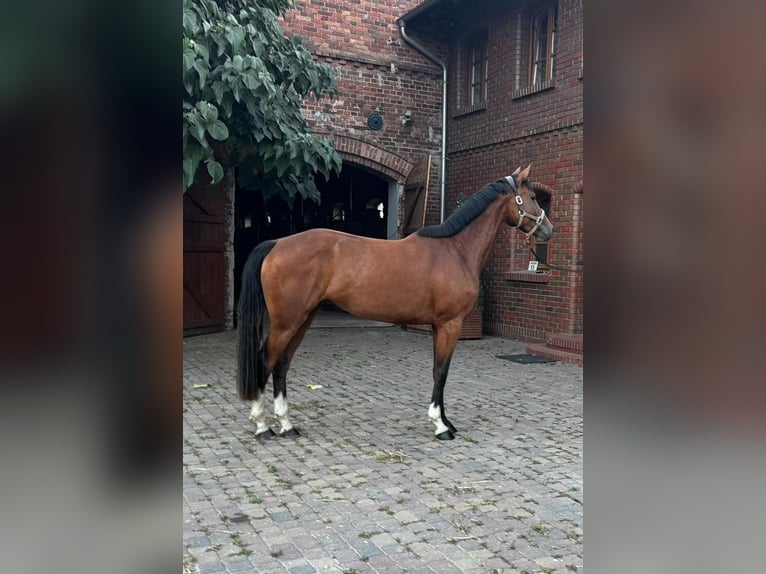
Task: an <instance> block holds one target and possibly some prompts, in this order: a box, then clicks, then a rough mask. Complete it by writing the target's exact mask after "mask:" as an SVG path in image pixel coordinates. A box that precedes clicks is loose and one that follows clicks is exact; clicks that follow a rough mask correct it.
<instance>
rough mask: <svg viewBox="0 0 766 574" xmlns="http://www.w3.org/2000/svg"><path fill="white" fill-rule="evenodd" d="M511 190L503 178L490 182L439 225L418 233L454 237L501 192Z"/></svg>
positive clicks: (428, 235)
mask: <svg viewBox="0 0 766 574" xmlns="http://www.w3.org/2000/svg"><path fill="white" fill-rule="evenodd" d="M509 191H510V185H509V184H508V182H506V181H505V180H503V179H500V180H498V181H496V182H494V183H490V184H489V185H487V186H486V187H483V188H482V189H480V190H479V191H477V192H476V193H474V194H473V195H472V196H471V197H469V198H468V199H466V200H465V201H464V202H462V203H461V204H460V207H458V208H457V209H456V210H455V211H453V212H452V214H451V215H450V216H449V217H448V218H447V219H445V220H444V223H440V224H439V225H429V226H428V227H423V228H421V229H418V232H417V233H418V235H422V236H423V237H453V236H454V235H457V234H458V233H460V232H461V231H462V230H463V229H465V228H466V226H467V225H468V224H469V223H471V222H472V221H473V220H474V219H476V218H477V217H478V216H479V215H481V214H482V213H484V210H485V209H487V207H488V206H489V204H490V203H492V202H493V201H495V200H496V199H497V198H498V196H499V195H500V194H506V193H508V192H509Z"/></svg>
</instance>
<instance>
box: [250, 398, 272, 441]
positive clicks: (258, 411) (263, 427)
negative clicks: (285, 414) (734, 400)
mask: <svg viewBox="0 0 766 574" xmlns="http://www.w3.org/2000/svg"><path fill="white" fill-rule="evenodd" d="M263 399H264V395H263V394H261V396H260V397H258V398H257V399H256V400H254V401H253V406H252V408H251V409H250V420H251V421H253V422H254V423H255V434H261V433H262V432H266V431H267V430H269V427H268V425H267V424H266V421H264V420H263V415H264V412H265V410H264V408H263V403H264V400H263Z"/></svg>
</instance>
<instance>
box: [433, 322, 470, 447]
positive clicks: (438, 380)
mask: <svg viewBox="0 0 766 574" xmlns="http://www.w3.org/2000/svg"><path fill="white" fill-rule="evenodd" d="M462 327H463V322H462V321H461V320H455V321H450V322H449V323H445V324H444V325H434V390H433V394H432V395H431V405H430V406H429V407H428V417H429V418H430V419H431V422H433V423H434V424H435V425H436V431H435V433H434V434H436V438H438V439H441V440H452V439H453V438H455V435H454V433H456V432H457V429H456V428H455V425H453V424H452V423H451V422H449V420H447V416H446V415H445V414H444V385H445V383H446V382H447V373H448V372H449V366H450V361H452V353H453V352H454V351H455V345H456V344H457V340H458V336H459V335H460V330H461V329H462Z"/></svg>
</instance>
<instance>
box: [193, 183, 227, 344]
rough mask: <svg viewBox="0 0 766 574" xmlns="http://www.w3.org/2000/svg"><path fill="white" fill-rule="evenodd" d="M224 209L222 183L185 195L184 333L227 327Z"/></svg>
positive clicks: (200, 188) (196, 188) (211, 330)
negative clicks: (225, 324)
mask: <svg viewBox="0 0 766 574" xmlns="http://www.w3.org/2000/svg"><path fill="white" fill-rule="evenodd" d="M224 210H225V201H224V190H223V182H221V183H219V184H217V185H204V184H195V185H193V186H191V187H190V188H189V189H188V190H187V191H186V193H185V194H184V336H186V335H197V334H200V333H212V332H214V331H223V329H224V319H225V310H224V305H225V277H224V273H225V261H224V238H225V237H226V234H225V228H224Z"/></svg>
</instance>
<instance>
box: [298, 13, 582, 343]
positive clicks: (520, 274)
mask: <svg viewBox="0 0 766 574" xmlns="http://www.w3.org/2000/svg"><path fill="white" fill-rule="evenodd" d="M285 28H286V29H287V30H290V31H292V32H296V33H299V34H301V35H302V36H304V38H305V39H306V41H307V43H308V45H309V46H310V47H311V49H312V52H313V53H314V54H315V56H316V57H317V58H318V59H321V60H323V61H325V62H327V63H329V64H330V65H331V66H332V67H333V68H334V69H335V70H336V71H337V72H338V83H339V87H340V97H338V98H337V99H336V100H335V101H322V102H319V103H313V102H312V103H311V104H310V105H308V106H307V108H306V117H307V118H308V119H309V121H310V122H311V125H312V128H313V129H314V130H315V131H317V132H323V133H328V134H330V135H331V136H332V137H333V139H334V140H335V143H336V147H337V149H338V150H339V151H340V153H341V155H342V156H343V158H344V164H345V163H349V164H350V165H361V166H364V167H366V168H369V169H372V170H374V171H375V172H377V173H379V174H383V175H384V176H385V177H387V178H390V180H389V181H390V185H391V195H390V198H391V201H392V202H393V200H394V199H395V198H398V199H399V205H398V215H399V217H398V219H399V221H398V223H399V228H398V236H401V235H402V234H403V232H404V229H403V224H404V223H406V221H405V220H406V219H407V215H408V214H407V213H405V201H404V199H403V197H402V195H403V194H402V192H403V184H404V183H405V182H406V181H407V177H408V176H409V175H410V173H411V171H410V170H412V166H413V165H414V164H416V163H417V162H418V160H419V158H420V157H422V155H423V154H430V159H431V177H430V178H429V180H428V183H429V190H428V191H429V193H428V195H427V197H428V202H427V208H426V214H425V223H426V224H430V223H438V221H439V215H440V214H439V210H440V205H439V203H440V201H439V200H440V197H439V182H440V176H439V168H440V161H439V153H440V151H441V148H440V144H441V128H442V126H441V100H442V81H441V80H442V69H441V68H440V67H439V66H438V65H437V64H436V63H434V61H433V60H434V59H436V60H441V61H442V62H443V63H444V64H445V65H446V75H447V104H446V112H447V113H446V116H447V148H446V158H447V160H446V166H447V168H446V178H445V181H446V185H445V194H446V197H445V214H446V215H448V214H449V213H450V212H451V211H452V210H453V209H454V208H455V207H456V205H457V199H458V197H460V196H461V194H463V195H469V194H471V193H473V192H475V191H477V190H478V189H480V188H481V187H482V186H483V185H484V184H486V183H487V182H489V181H492V180H494V179H496V178H499V177H502V176H505V175H507V174H508V173H510V172H511V171H513V169H515V168H516V167H517V166H519V165H526V164H527V163H532V164H533V170H532V173H533V179H535V180H536V181H538V182H540V183H542V184H544V186H545V187H543V186H541V189H542V190H545V189H547V190H548V191H550V194H549V195H548V197H547V199H548V201H547V202H546V205H545V208H546V210H547V211H548V212H549V214H550V218H551V220H552V221H553V222H554V225H555V226H556V233H555V235H554V238H553V239H552V240H551V242H550V243H549V245H547V246H535V251H536V252H537V254H538V256H539V259H540V260H541V261H540V264H539V267H540V269H543V270H544V271H545V272H543V273H530V272H528V271H527V268H528V262H529V260H530V258H535V256H534V255H532V253H531V252H530V250H529V248H528V246H527V245H526V244H525V242H524V238H523V236H521V235H520V234H518V233H517V232H515V231H514V230H512V229H507V230H503V231H502V232H501V236H500V237H499V239H498V242H497V245H496V247H495V249H494V251H493V255H492V258H491V261H490V264H489V266H488V268H487V269H486V270H485V272H484V274H483V283H484V286H485V310H484V329H485V331H486V332H488V333H493V334H499V335H506V336H512V337H518V338H521V339H526V340H531V341H541V340H544V339H545V337H546V334H551V333H563V334H581V333H582V329H583V325H582V321H583V319H582V316H583V315H582V308H583V257H582V209H583V208H582V197H583V194H582V192H583V186H582V178H583V171H582V170H583V166H582V160H583V152H582V149H583V144H582V133H583V132H582V129H583V100H582V97H583V79H582V78H583V72H582V70H583V9H582V0H559V1H558V2H555V1H554V2H551V1H539V0H531V1H527V2H508V1H503V0H429V1H427V2H424V3H421V2H417V1H416V2H377V1H374V0H366V1H365V0H362V1H357V2H350V1H341V2H325V1H323V0H310V1H309V2H299V3H298V6H297V7H296V9H295V10H293V11H291V12H290V14H288V17H287V19H286V22H285ZM400 28H403V29H404V30H403V32H402V30H401V29H400ZM405 36H409V37H410V38H411V39H412V40H414V42H415V43H417V44H419V45H420V46H421V47H422V48H424V49H425V51H427V52H429V53H430V54H431V56H432V58H429V57H428V56H426V55H424V54H423V53H421V51H419V50H418V49H416V48H414V47H413V46H412V45H410V44H409V43H408V42H407V41H406V40H405ZM408 112H409V113H408ZM376 113H377V114H379V115H380V116H381V118H382V120H383V127H382V128H381V129H379V130H374V129H371V128H370V127H369V126H368V124H367V119H368V116H369V115H370V114H376ZM405 114H408V116H406V115H405ZM538 195H539V196H540V197H544V198H545V197H546V195H547V194H545V193H544V192H543V193H538ZM390 213H392V212H390ZM418 223H419V222H418ZM394 228H396V226H395V225H392V223H391V222H389V230H390V231H391V230H392V229H394ZM389 237H392V234H391V233H389Z"/></svg>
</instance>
